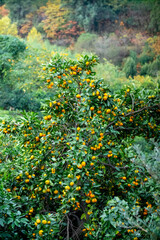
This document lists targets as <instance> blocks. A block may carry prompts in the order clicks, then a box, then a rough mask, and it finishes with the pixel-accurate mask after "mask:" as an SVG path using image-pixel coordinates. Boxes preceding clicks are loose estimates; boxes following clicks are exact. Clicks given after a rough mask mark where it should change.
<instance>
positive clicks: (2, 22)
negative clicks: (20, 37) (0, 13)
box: [0, 16, 18, 36]
mask: <svg viewBox="0 0 160 240" xmlns="http://www.w3.org/2000/svg"><path fill="white" fill-rule="evenodd" d="M0 34H3V35H13V36H17V34H18V30H17V26H16V24H15V23H11V20H10V18H9V17H8V16H5V17H3V18H2V19H0Z"/></svg>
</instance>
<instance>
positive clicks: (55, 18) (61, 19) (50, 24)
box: [42, 0, 68, 39]
mask: <svg viewBox="0 0 160 240" xmlns="http://www.w3.org/2000/svg"><path fill="white" fill-rule="evenodd" d="M45 15H46V19H45V20H43V21H42V22H43V24H44V25H43V29H44V31H45V32H46V34H47V38H50V39H54V38H55V34H56V31H57V30H58V28H60V27H61V26H62V25H63V24H64V23H66V21H67V16H68V10H67V9H65V8H63V7H61V0H55V1H54V2H53V3H52V1H49V2H48V3H47V6H46V8H45Z"/></svg>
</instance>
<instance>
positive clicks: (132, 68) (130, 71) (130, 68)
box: [123, 57, 137, 78]
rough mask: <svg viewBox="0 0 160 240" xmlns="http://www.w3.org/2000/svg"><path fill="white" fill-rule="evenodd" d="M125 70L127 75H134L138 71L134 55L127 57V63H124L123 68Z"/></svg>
mask: <svg viewBox="0 0 160 240" xmlns="http://www.w3.org/2000/svg"><path fill="white" fill-rule="evenodd" d="M123 70H124V72H125V73H126V77H127V78H129V77H132V78H133V77H134V76H135V75H136V73H137V70H136V62H135V60H134V59H133V58H132V57H129V58H127V60H126V62H125V64H124V68H123Z"/></svg>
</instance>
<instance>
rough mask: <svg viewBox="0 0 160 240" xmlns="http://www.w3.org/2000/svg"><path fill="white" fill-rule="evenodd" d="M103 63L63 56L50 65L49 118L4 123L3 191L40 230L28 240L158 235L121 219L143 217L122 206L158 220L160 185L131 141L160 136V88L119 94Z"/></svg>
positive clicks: (1, 147)
mask: <svg viewBox="0 0 160 240" xmlns="http://www.w3.org/2000/svg"><path fill="white" fill-rule="evenodd" d="M97 61H98V59H97V57H96V56H90V57H89V56H87V55H85V56H84V57H83V58H81V59H79V60H78V61H77V60H71V59H67V58H65V57H62V56H59V55H56V56H55V57H54V58H52V59H51V61H50V62H49V63H48V64H47V65H45V66H44V67H43V70H44V72H45V79H44V83H45V86H46V87H47V88H48V87H49V88H50V89H53V92H54V93H55V95H54V97H53V98H50V99H48V100H47V101H46V103H45V104H44V105H43V109H44V111H43V118H42V117H39V116H38V115H37V114H36V113H24V115H23V118H22V119H19V120H16V121H13V122H11V121H2V124H1V141H2V139H3V144H1V145H0V153H1V156H0V157H1V164H0V175H1V176H4V175H6V173H7V175H6V179H5V181H4V189H5V190H3V191H4V192H5V191H8V192H9V193H10V194H11V196H12V197H14V199H15V201H16V202H17V204H18V203H20V204H22V206H23V207H22V208H21V212H22V213H23V215H24V216H25V217H26V218H27V219H28V220H29V224H30V225H29V226H31V227H32V231H30V229H29V230H28V232H27V234H26V238H28V239H31V238H32V239H37V240H38V239H42V238H45V239H48V240H49V239H57V240H59V239H65V238H66V239H67V238H68V239H75V238H80V239H106V237H108V238H109V239H111V238H112V237H114V238H115V239H116V238H118V237H121V238H122V239H133V238H137V237H138V238H140V239H150V234H149V233H146V232H145V233H144V231H143V229H142V227H141V228H140V227H139V226H141V225H140V224H141V223H140V224H139V225H134V226H132V225H131V224H130V222H127V221H125V222H124V226H125V227H124V228H120V227H119V225H118V224H119V220H120V218H121V219H122V220H123V219H124V218H125V217H126V216H127V217H128V216H129V218H135V217H137V212H136V211H137V209H135V210H133V211H129V212H128V213H127V214H126V215H125V214H123V209H122V207H123V208H124V209H126V210H127V211H128V210H129V209H131V208H132V206H133V207H134V205H137V204H139V207H138V209H139V212H140V214H139V215H138V217H139V218H140V222H146V223H148V219H149V218H150V213H151V217H152V220H154V221H158V218H159V217H158V214H159V209H158V208H157V204H156V202H155V199H154V198H153V193H155V194H157V196H158V191H159V189H158V188H157V184H156V183H155V181H154V179H153V177H152V175H150V173H149V172H147V170H146V169H145V168H141V166H139V165H136V164H135V162H134V161H133V158H135V152H134V151H133V149H131V148H130V146H131V144H132V142H133V139H134V137H135V136H136V135H138V136H142V137H145V138H147V139H148V138H151V137H154V138H155V140H157V141H158V137H159V135H158V130H159V126H158V114H157V113H158V112H159V109H158V106H159V105H158V104H159V92H158V91H157V90H156V89H154V90H153V91H151V90H144V89H143V88H142V89H141V88H140V89H136V88H135V89H134V88H124V89H121V90H119V91H116V92H114V93H113V92H111V91H110V90H109V89H108V88H107V87H106V86H105V85H104V84H103V80H102V79H97V78H96V76H95V74H96V73H95V72H94V71H93V67H94V66H95V65H96V64H97ZM112 204H113V205H115V213H113V209H114V208H112V206H113V205H112ZM116 207H117V208H116ZM109 208H110V209H109ZM105 213H106V214H105ZM108 213H109V214H110V216H111V217H110V218H109V219H108ZM104 214H105V216H104ZM148 217H149V218H148ZM105 218H107V219H105ZM139 218H138V223H139ZM103 219H104V221H103ZM114 219H115V220H117V222H115V221H114ZM124 220H125V219H124ZM122 223H123V222H122ZM117 226H118V230H117V229H116V228H117ZM128 227H129V229H128ZM3 228H4V227H2V230H3ZM135 229H136V230H135ZM128 230H130V232H128ZM12 231H14V232H15V233H16V232H17V230H16V229H13V228H12Z"/></svg>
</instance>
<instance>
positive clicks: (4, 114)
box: [0, 109, 17, 121]
mask: <svg viewBox="0 0 160 240" xmlns="http://www.w3.org/2000/svg"><path fill="white" fill-rule="evenodd" d="M9 118H11V119H15V118H17V111H9V110H3V109H0V121H1V120H7V119H9Z"/></svg>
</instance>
